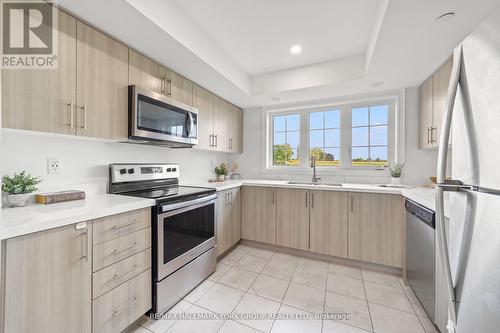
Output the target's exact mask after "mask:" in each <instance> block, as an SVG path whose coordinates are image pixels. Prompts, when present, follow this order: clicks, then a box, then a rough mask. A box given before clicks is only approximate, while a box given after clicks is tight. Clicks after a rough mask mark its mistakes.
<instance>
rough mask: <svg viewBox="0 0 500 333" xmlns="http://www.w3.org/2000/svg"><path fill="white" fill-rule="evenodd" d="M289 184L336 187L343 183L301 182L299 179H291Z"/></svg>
mask: <svg viewBox="0 0 500 333" xmlns="http://www.w3.org/2000/svg"><path fill="white" fill-rule="evenodd" d="M288 184H290V185H321V186H336V187H342V184H339V183H321V182H317V183H314V182H299V181H289V182H288Z"/></svg>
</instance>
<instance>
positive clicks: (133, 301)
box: [113, 297, 139, 317]
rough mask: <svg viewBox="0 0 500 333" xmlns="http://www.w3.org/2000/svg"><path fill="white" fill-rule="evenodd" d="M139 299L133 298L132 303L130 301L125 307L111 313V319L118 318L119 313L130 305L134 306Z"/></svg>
mask: <svg viewBox="0 0 500 333" xmlns="http://www.w3.org/2000/svg"><path fill="white" fill-rule="evenodd" d="M138 300H139V299H138V298H137V297H136V298H134V299H133V300H132V301H130V302H129V303H128V304H127V305H125V306H123V307H122V308H120V309H118V310H116V311H115V312H113V317H116V316H118V315H119V314H120V313H122V312H123V311H125V310H127V309H128V308H130V307H131V306H132V305H134V304H135V302H137V301H138Z"/></svg>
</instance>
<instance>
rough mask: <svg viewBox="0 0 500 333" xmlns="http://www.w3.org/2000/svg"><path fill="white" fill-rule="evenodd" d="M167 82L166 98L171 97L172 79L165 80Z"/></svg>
mask: <svg viewBox="0 0 500 333" xmlns="http://www.w3.org/2000/svg"><path fill="white" fill-rule="evenodd" d="M167 82H168V91H167V95H168V96H172V79H168V80H167Z"/></svg>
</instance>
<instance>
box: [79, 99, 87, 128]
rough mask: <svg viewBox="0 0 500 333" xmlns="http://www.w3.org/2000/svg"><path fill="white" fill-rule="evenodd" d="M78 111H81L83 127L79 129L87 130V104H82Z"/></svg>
mask: <svg viewBox="0 0 500 333" xmlns="http://www.w3.org/2000/svg"><path fill="white" fill-rule="evenodd" d="M80 109H82V110H83V125H82V126H80V128H83V129H84V130H86V129H87V104H85V103H84V104H83V106H81V107H80Z"/></svg>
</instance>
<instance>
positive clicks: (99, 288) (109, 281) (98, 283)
mask: <svg viewBox="0 0 500 333" xmlns="http://www.w3.org/2000/svg"><path fill="white" fill-rule="evenodd" d="M148 268H151V249H146V250H144V251H142V252H139V253H137V254H134V255H133V256H131V257H129V258H127V259H124V260H121V261H119V262H117V263H116V264H114V265H111V266H108V267H106V268H104V269H101V270H100V271H99V272H96V273H94V274H93V277H92V282H93V283H92V286H93V288H92V295H93V298H94V299H95V298H97V297H99V296H101V295H103V294H105V293H107V292H108V291H110V290H111V289H113V288H115V287H116V286H119V285H120V284H122V283H123V282H125V281H127V280H130V279H131V278H133V277H134V276H136V275H138V274H140V273H142V272H144V271H145V270H146V269H148Z"/></svg>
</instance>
